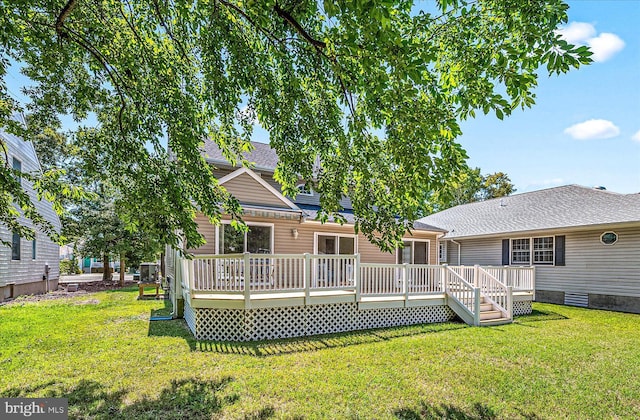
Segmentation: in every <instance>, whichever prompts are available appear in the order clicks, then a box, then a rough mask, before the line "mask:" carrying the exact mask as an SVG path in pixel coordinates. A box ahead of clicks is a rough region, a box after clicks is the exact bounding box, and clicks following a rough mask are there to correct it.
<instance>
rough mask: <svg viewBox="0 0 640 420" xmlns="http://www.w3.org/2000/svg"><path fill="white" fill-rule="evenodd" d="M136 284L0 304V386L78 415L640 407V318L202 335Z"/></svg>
mask: <svg viewBox="0 0 640 420" xmlns="http://www.w3.org/2000/svg"><path fill="white" fill-rule="evenodd" d="M136 295H137V290H134V289H125V290H121V291H114V292H102V293H97V294H94V295H89V296H84V297H79V298H71V299H64V300H55V301H42V302H39V303H22V304H12V305H8V306H4V307H0V396H2V397H16V396H33V397H36V396H37V397H41V396H48V397H67V398H69V403H70V414H71V417H72V418H110V419H116V418H123V419H131V418H149V419H156V418H158V419H170V418H176V419H178V418H179V419H183V418H184V419H198V418H219V417H222V418H271V417H274V418H402V419H422V418H455V419H485V418H487V419H490V418H509V419H511V418H529V419H531V418H581V419H582V418H612V417H617V418H640V316H639V315H631V314H622V313H614V312H605V311H596V310H585V309H578V308H569V307H563V306H555V305H544V304H535V305H534V309H535V311H534V314H533V315H530V316H525V317H520V318H518V320H517V322H515V323H513V324H511V325H507V326H501V327H493V328H472V327H467V326H466V325H463V324H458V323H446V324H438V325H424V326H412V327H403V328H391V329H382V330H375V331H367V332H355V333H347V334H337V335H329V336H321V337H312V338H305V339H291V340H281V341H277V342H260V343H250V344H239V343H221V342H197V341H195V340H194V339H193V338H192V336H191V335H190V333H189V331H188V330H187V328H186V326H185V324H184V322H183V321H182V320H174V321H155V322H150V321H149V317H150V315H151V314H152V313H156V312H158V311H165V312H166V311H167V309H166V308H164V303H163V302H162V301H146V300H145V301H137V300H136V299H135V298H136Z"/></svg>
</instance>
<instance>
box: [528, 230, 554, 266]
mask: <svg viewBox="0 0 640 420" xmlns="http://www.w3.org/2000/svg"><path fill="white" fill-rule="evenodd" d="M532 241H533V263H534V264H553V236H546V237H544V238H532Z"/></svg>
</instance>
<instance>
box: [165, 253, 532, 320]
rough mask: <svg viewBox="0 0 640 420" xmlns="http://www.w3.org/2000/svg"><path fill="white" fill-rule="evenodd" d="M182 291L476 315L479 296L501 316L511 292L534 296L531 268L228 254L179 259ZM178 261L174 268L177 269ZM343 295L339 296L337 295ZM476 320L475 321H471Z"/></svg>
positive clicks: (508, 307)
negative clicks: (351, 301)
mask: <svg viewBox="0 0 640 420" xmlns="http://www.w3.org/2000/svg"><path fill="white" fill-rule="evenodd" d="M177 260H178V261H179V263H180V264H181V270H180V272H181V273H183V274H182V275H181V277H182V279H183V282H182V283H183V289H184V290H185V291H187V292H189V293H191V294H192V295H195V294H199V295H202V294H244V295H245V299H246V300H249V299H250V296H251V294H264V293H281V294H282V293H288V292H304V294H305V297H306V298H307V299H308V298H309V296H310V294H311V292H313V291H332V290H336V291H347V292H352V293H354V294H355V296H356V301H358V302H360V300H361V297H362V296H364V297H367V296H404V298H405V299H406V300H408V299H409V297H410V296H412V295H413V296H415V295H428V294H445V293H446V294H448V295H450V296H451V297H453V298H455V299H456V300H457V301H458V302H459V303H460V305H462V306H463V307H464V308H466V309H467V310H468V311H470V313H471V314H476V313H477V312H478V307H479V297H478V293H482V295H484V296H485V297H486V298H488V299H489V300H490V301H491V302H492V303H495V304H496V305H497V306H498V307H499V308H500V309H501V310H504V312H505V315H510V314H511V312H512V309H511V308H512V292H511V290H519V291H520V290H526V291H529V292H533V287H534V284H535V283H534V278H535V271H534V269H533V268H532V267H479V266H446V265H422V264H379V263H360V257H359V255H311V254H302V255H300V254H296V255H282V254H249V253H245V254H231V255H200V256H195V257H193V259H191V260H185V259H178V258H177ZM178 261H176V264H178ZM341 293H342V292H341ZM474 316H475V315H474Z"/></svg>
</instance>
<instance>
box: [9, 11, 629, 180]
mask: <svg viewBox="0 0 640 420" xmlns="http://www.w3.org/2000/svg"><path fill="white" fill-rule="evenodd" d="M569 5H570V7H571V8H570V9H569V24H568V25H567V27H566V28H565V30H564V33H565V36H566V37H567V38H569V40H570V41H572V42H574V43H578V44H584V45H589V46H590V47H591V49H592V51H594V53H595V55H594V57H596V59H597V60H598V61H597V62H595V63H593V64H592V65H590V66H585V67H582V68H581V69H579V70H574V71H571V72H569V73H568V74H563V75H560V76H551V77H549V76H547V74H546V73H545V72H544V71H543V72H541V74H540V79H539V86H538V88H537V90H536V95H537V101H536V105H534V107H533V108H532V109H526V110H524V111H520V110H518V111H515V112H514V113H513V114H512V115H511V116H510V117H508V118H505V120H504V121H500V120H498V119H497V118H496V117H495V116H494V115H492V114H490V115H488V116H484V115H480V116H478V117H477V118H476V119H473V120H468V121H465V122H463V124H462V129H463V133H464V134H463V135H462V137H460V138H459V141H460V143H461V144H462V145H463V146H464V148H465V149H466V150H467V152H468V154H469V165H470V166H472V167H480V168H481V169H482V173H493V172H498V171H502V172H505V173H507V174H508V175H509V177H510V178H511V181H512V182H513V183H514V184H515V186H516V189H517V191H518V192H526V191H532V190H537V189H542V188H549V187H553V186H558V185H565V184H580V185H585V186H604V187H606V188H607V189H608V190H610V191H615V192H621V193H636V192H640V30H638V29H637V22H638V21H640V0H576V1H569ZM7 84H8V87H9V89H10V91H11V92H12V93H14V94H15V96H17V97H20V98H21V99H23V98H24V97H23V96H22V95H21V94H20V87H21V86H22V85H25V84H27V81H26V78H24V77H23V76H21V75H20V74H19V72H18V69H17V68H16V67H15V66H14V67H13V68H12V69H10V71H9V77H8V78H7ZM64 123H66V124H65V125H67V126H68V127H69V128H71V126H72V125H73V123H72V120H71V119H70V118H67V119H65V120H64ZM254 138H255V139H256V140H257V141H263V142H267V141H268V134H267V133H266V132H265V131H264V130H263V129H261V128H260V127H259V126H256V130H255V133H254Z"/></svg>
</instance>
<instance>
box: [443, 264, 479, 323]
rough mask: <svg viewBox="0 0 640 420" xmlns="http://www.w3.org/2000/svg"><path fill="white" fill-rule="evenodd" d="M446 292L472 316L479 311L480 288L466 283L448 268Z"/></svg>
mask: <svg viewBox="0 0 640 420" xmlns="http://www.w3.org/2000/svg"><path fill="white" fill-rule="evenodd" d="M444 285H445V286H444V289H445V292H446V293H447V294H448V295H449V296H452V297H453V298H454V299H455V300H457V301H458V302H459V303H460V304H462V305H463V306H464V307H465V308H467V310H468V311H469V312H470V313H471V314H476V313H478V312H480V311H479V308H478V307H479V304H480V300H479V298H480V296H479V293H478V292H479V288H477V287H474V285H473V284H471V283H469V282H468V281H466V280H465V279H464V278H462V276H460V275H459V274H458V273H457V272H456V270H454V269H453V268H452V267H446V266H445V271H444Z"/></svg>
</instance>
